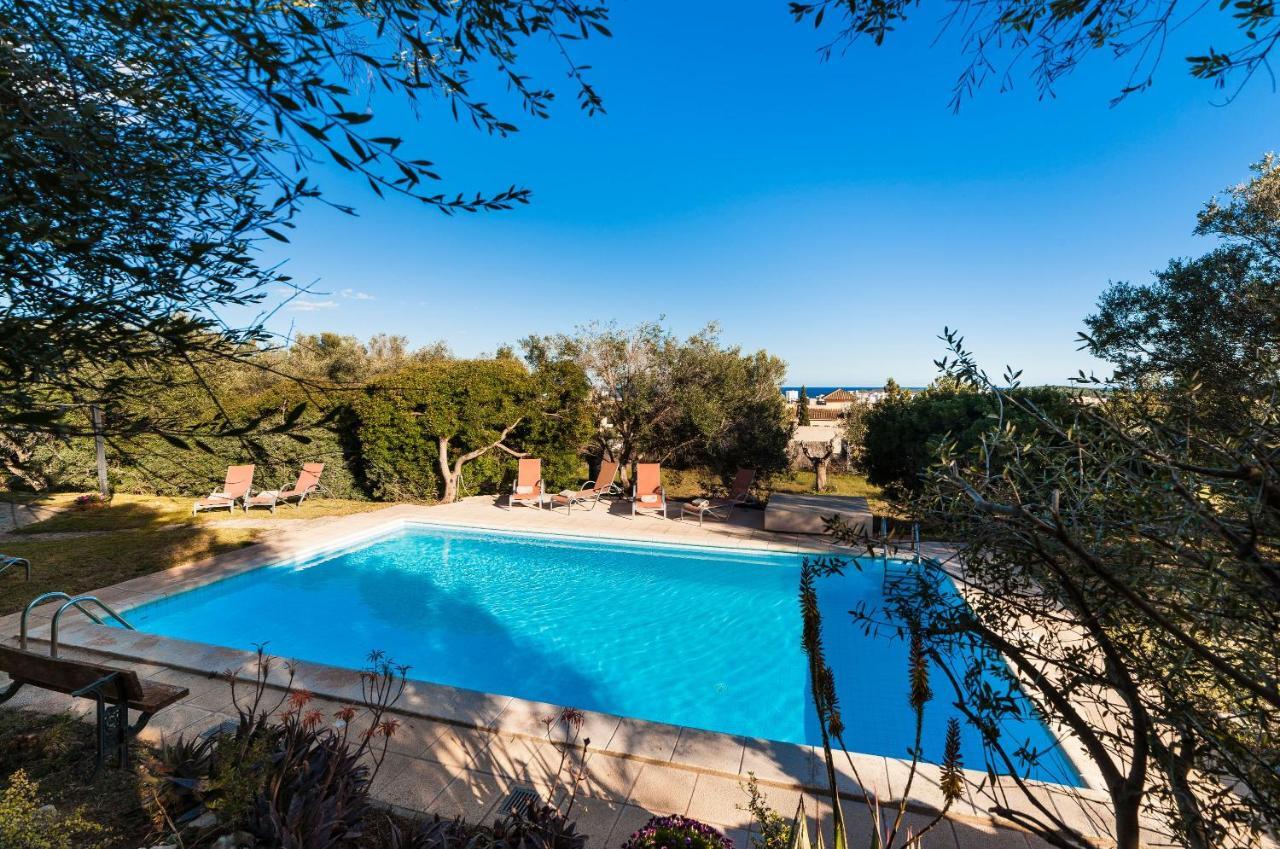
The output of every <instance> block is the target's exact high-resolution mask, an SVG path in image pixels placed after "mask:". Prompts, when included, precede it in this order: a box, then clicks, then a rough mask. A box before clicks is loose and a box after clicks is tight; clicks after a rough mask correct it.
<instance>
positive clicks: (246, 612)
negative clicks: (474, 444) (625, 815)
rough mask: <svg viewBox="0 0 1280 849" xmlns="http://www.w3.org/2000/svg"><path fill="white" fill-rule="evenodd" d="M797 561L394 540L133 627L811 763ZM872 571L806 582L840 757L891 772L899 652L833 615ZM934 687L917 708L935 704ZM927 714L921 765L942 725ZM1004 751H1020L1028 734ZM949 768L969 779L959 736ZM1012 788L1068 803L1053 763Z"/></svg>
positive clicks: (1065, 774) (220, 586)
mask: <svg viewBox="0 0 1280 849" xmlns="http://www.w3.org/2000/svg"><path fill="white" fill-rule="evenodd" d="M801 560H802V555H800V554H795V553H771V552H755V551H745V550H729V549H719V548H707V547H695V546H667V545H653V544H636V543H618V542H612V541H602V540H585V539H577V538H568V537H555V536H549V535H530V534H513V533H505V532H489V531H474V530H463V529H454V528H443V527H438V526H428V525H410V526H408V527H406V528H404V529H402V530H398V531H395V532H393V533H391V534H389V535H387V536H384V537H381V538H378V539H376V540H374V541H372V542H368V543H365V544H362V545H361V546H359V547H356V548H353V549H351V550H346V551H338V552H334V553H330V554H326V555H323V556H320V557H316V558H313V559H311V560H307V561H305V562H302V563H291V564H281V565H274V566H264V567H262V568H259V569H255V570H253V571H250V572H246V573H243V574H241V575H238V576H235V577H232V578H227V579H225V580H221V581H217V582H215V583H212V584H208V585H205V586H203V587H199V588H197V589H193V590H189V591H187V592H184V593H181V594H179V595H174V596H170V597H167V598H164V599H160V600H158V601H155V602H152V603H149V604H146V605H143V606H141V607H137V608H134V609H133V610H131V611H130V612H129V613H128V617H129V619H130V621H131V622H132V623H133V624H134V625H135V626H136V627H137V628H138V629H139V630H141V631H145V632H149V633H153V634H158V635H162V636H168V637H176V638H180V639H185V640H194V641H198V642H204V643H212V644H215V645H220V646H227V647H231V648H240V649H248V648H252V646H253V644H255V643H259V642H266V643H267V644H268V651H269V652H270V653H271V654H274V655H277V656H281V657H289V658H295V659H299V660H309V661H314V662H319V663H326V664H331V665H335V666H345V667H352V668H360V667H362V666H363V664H364V661H365V658H366V656H367V654H368V652H369V651H370V649H382V650H384V651H386V652H387V653H388V654H389V655H390V656H391V657H393V658H394V659H395V660H396V661H397V662H399V663H404V664H408V665H410V667H411V669H410V673H409V674H410V677H412V678H416V679H420V680H424V681H431V682H436V683H440V684H448V685H451V686H454V687H464V688H468V689H473V690H479V691H483V692H488V693H497V694H503V695H510V696H517V697H520V698H524V699H532V700H536V701H542V702H549V703H552V704H557V705H572V706H574V707H579V708H584V709H589V710H596V711H602V712H607V713H614V714H621V715H623V716H629V717H634V718H637V719H646V720H651V721H657V722H665V723H670V724H673V725H684V726H691V727H695V728H702V729H707V730H711V731H719V732H724V733H729V734H739V735H744V736H748V737H757V738H764V739H769V740H779V741H784V742H790V743H804V744H810V745H819V744H820V742H821V740H820V738H819V737H818V732H817V727H816V724H815V722H814V719H813V708H812V701H811V698H810V696H809V693H808V682H807V675H806V669H807V665H806V660H805V655H804V651H803V648H802V647H801V644H800V615H799V609H798V602H797V588H798V581H799V573H800V564H801ZM881 583H882V572H881V567H880V565H879V564H878V563H874V564H869V565H868V568H867V569H865V570H864V571H861V572H859V571H856V570H852V569H851V570H849V573H848V574H846V575H844V576H836V577H831V578H824V579H822V581H821V583H820V586H819V598H820V603H821V606H822V608H823V612H824V616H825V622H826V625H825V634H826V643H827V650H828V655H829V661H830V663H831V666H832V667H833V669H834V670H835V672H836V677H837V684H838V688H839V695H840V697H841V702H842V706H843V710H844V714H845V720H846V724H847V725H848V731H847V736H846V743H847V744H848V745H849V746H850V748H851V749H853V750H855V751H859V752H863V753H868V754H877V755H885V756H889V757H899V758H901V757H908V752H907V750H908V748H909V747H910V746H911V744H912V739H913V727H914V726H913V722H914V720H913V717H912V714H911V712H910V710H909V709H908V707H907V700H906V693H907V672H906V654H907V649H906V646H905V645H904V644H903V643H902V642H901V641H897V640H891V639H888V638H886V637H873V636H867V635H865V634H863V633H862V631H861V630H859V629H855V628H854V627H852V626H851V625H850V624H849V622H848V616H847V611H849V610H850V609H852V608H854V607H855V606H857V605H858V604H859V603H860V602H865V603H871V604H874V603H877V602H878V601H879V599H880V598H881ZM943 686H944V684H943V679H942V676H941V674H939V675H938V676H937V685H936V686H935V690H937V691H938V692H939V693H940V694H941V693H942V689H943ZM947 702H948V700H947V699H946V698H945V697H944V696H942V695H939V697H937V698H935V699H934V701H933V702H931V703H930V705H929V708H928V710H927V711H926V714H925V732H924V755H925V759H926V760H931V759H933V760H936V759H937V758H938V757H939V756H940V754H941V747H942V741H943V735H944V732H945V727H946V721H947V719H948V717H950V716H951V715H953V714H954V713H955V711H954V708H951V707H950V706H949V705H948V704H947ZM1008 731H1009V733H1010V734H1011V735H1013V736H1015V737H1016V739H1017V740H1018V741H1019V742H1021V741H1024V740H1026V741H1029V742H1031V743H1032V745H1034V746H1035V747H1036V748H1038V749H1044V748H1048V747H1050V746H1051V744H1052V737H1051V735H1050V733H1049V731H1048V730H1047V729H1046V728H1045V727H1044V726H1043V725H1042V724H1041V723H1040V722H1039V721H1038V720H1037V719H1036V718H1035V717H1034V715H1030V716H1028V717H1027V718H1026V719H1024V720H1023V721H1021V722H1020V723H1018V724H1017V725H1016V726H1013V727H1010V728H1009V729H1008ZM963 754H964V758H965V763H966V764H967V765H968V766H969V767H971V768H981V767H982V764H983V762H984V760H983V757H982V751H981V741H980V737H979V735H978V733H977V731H976V729H973V728H971V727H969V726H967V725H965V726H964V735H963ZM1055 754H1057V757H1054V758H1050V759H1049V761H1050V762H1046V763H1044V764H1042V765H1039V766H1037V767H1033V768H1031V769H1030V770H1029V771H1028V772H1029V775H1030V777H1033V778H1039V779H1043V780H1047V781H1056V782H1060V783H1073V784H1079V783H1080V782H1079V778H1078V776H1077V775H1076V773H1075V771H1074V770H1073V769H1072V768H1071V766H1070V764H1069V762H1067V761H1066V759H1065V758H1064V757H1062V756H1061V755H1060V753H1055Z"/></svg>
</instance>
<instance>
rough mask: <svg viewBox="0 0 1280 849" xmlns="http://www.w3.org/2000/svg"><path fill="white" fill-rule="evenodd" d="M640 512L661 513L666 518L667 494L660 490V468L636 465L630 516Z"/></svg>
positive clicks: (652, 465)
mask: <svg viewBox="0 0 1280 849" xmlns="http://www.w3.org/2000/svg"><path fill="white" fill-rule="evenodd" d="M641 510H651V511H653V512H655V513H659V512H660V513H662V518H664V519H665V518H667V494H666V492H665V491H664V490H663V489H662V466H660V465H659V464H657V463H636V482H635V483H634V484H633V485H632V487H631V515H632V517H633V518H634V517H635V515H636V513H638V512H639V511H641Z"/></svg>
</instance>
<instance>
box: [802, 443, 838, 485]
mask: <svg viewBox="0 0 1280 849" xmlns="http://www.w3.org/2000/svg"><path fill="white" fill-rule="evenodd" d="M810 446H812V447H813V450H810ZM835 450H836V449H835V445H834V444H832V443H830V442H824V443H805V444H802V445H801V446H800V452H801V453H802V454H804V457H805V459H806V460H808V461H809V462H810V463H812V464H813V477H814V481H813V489H814V492H822V491H823V490H825V489H826V488H827V467H828V466H830V465H831V455H832V454H834V453H835Z"/></svg>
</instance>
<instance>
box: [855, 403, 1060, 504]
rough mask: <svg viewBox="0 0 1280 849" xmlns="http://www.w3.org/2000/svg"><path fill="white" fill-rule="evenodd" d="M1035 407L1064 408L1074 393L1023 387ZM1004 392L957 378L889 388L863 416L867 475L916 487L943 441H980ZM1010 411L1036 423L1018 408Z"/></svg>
mask: <svg viewBox="0 0 1280 849" xmlns="http://www.w3.org/2000/svg"><path fill="white" fill-rule="evenodd" d="M1016 394H1018V395H1019V397H1021V398H1024V399H1025V400H1026V401H1027V403H1028V404H1030V405H1032V406H1034V407H1036V408H1047V409H1055V410H1062V409H1065V408H1066V407H1068V406H1069V405H1070V404H1071V397H1070V395H1069V394H1068V393H1066V392H1064V391H1063V390H1059V389H1054V388H1052V387H1035V388H1029V389H1019V390H1017V393H1016ZM1000 407H1001V402H1000V400H999V398H998V397H997V396H996V395H994V394H992V393H990V392H985V391H979V390H977V389H975V388H973V387H969V386H963V385H959V384H957V383H955V382H954V381H947V380H942V381H938V382H935V383H934V384H933V385H931V386H930V387H928V388H927V389H925V390H924V391H923V392H916V393H911V394H908V393H905V392H894V393H889V394H888V395H886V397H885V398H884V399H883V400H881V401H880V402H879V403H877V404H875V405H874V406H873V407H871V408H870V410H868V411H867V412H866V413H865V414H864V416H863V418H862V421H861V427H862V428H863V429H864V430H863V437H862V446H863V453H862V460H861V462H862V465H863V467H864V468H865V469H866V472H867V479H868V480H869V481H870V482H871V483H873V484H875V485H877V486H883V487H892V488H893V489H894V490H895V491H897V492H916V491H918V490H919V489H920V487H921V485H922V484H923V482H924V477H925V473H926V471H927V470H928V469H929V467H930V466H931V465H932V464H933V463H934V461H935V459H936V457H937V450H938V447H939V446H940V445H942V444H944V443H954V444H955V445H956V446H957V450H960V451H964V450H968V449H971V448H973V447H975V446H976V445H978V444H979V443H980V442H981V441H982V438H983V435H984V434H985V433H986V432H987V431H988V430H989V429H990V427H991V423H992V421H994V417H995V416H997V415H998V414H999V412H1000ZM1009 415H1010V416H1013V417H1020V419H1019V420H1020V421H1021V422H1022V423H1024V424H1026V425H1027V426H1028V427H1031V426H1032V425H1031V421H1030V419H1029V418H1028V417H1026V416H1022V415H1021V414H1020V413H1019V412H1018V411H1017V410H1011V411H1009Z"/></svg>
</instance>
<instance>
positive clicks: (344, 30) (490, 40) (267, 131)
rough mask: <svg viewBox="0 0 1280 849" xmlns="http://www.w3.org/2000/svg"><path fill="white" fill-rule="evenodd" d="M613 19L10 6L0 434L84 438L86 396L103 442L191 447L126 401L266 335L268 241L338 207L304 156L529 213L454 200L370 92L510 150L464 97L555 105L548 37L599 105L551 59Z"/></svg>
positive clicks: (282, 283) (448, 209)
mask: <svg viewBox="0 0 1280 849" xmlns="http://www.w3.org/2000/svg"><path fill="white" fill-rule="evenodd" d="M605 20H606V12H605V9H604V8H603V6H601V5H599V4H595V3H588V4H581V3H577V2H569V1H568V0H549V2H544V3H538V4H536V5H532V6H531V5H528V4H524V3H516V2H509V1H508V0H481V2H478V3H466V4H456V3H442V2H434V0H432V2H419V0H385V2H377V3H367V2H354V1H353V0H322V2H314V3H282V4H270V3H268V4H263V3H259V2H255V1H254V0H218V2H206V0H48V2H40V3H30V2H24V0H0V106H2V107H3V108H0V194H3V196H4V198H5V202H4V203H3V204H0V234H2V235H0V424H2V425H3V427H4V429H5V430H7V431H10V432H12V431H14V430H18V429H24V430H39V431H42V432H57V433H61V434H74V433H79V432H85V431H86V430H87V429H88V426H87V424H86V421H85V416H84V411H85V409H86V407H87V405H90V404H98V405H103V406H106V407H107V408H108V415H107V419H106V425H105V427H106V428H107V429H108V430H109V431H111V432H113V433H117V434H123V433H130V432H132V433H138V432H164V433H174V432H181V431H182V430H183V429H184V427H185V423H184V422H182V421H178V422H171V421H165V420H161V419H159V418H157V417H156V416H154V415H151V414H150V413H149V411H148V408H147V405H146V404H145V403H134V402H144V401H145V399H146V398H147V396H148V395H149V394H150V393H151V392H153V391H154V390H155V389H156V388H157V387H163V386H164V385H165V383H164V381H165V380H166V379H168V378H169V377H170V375H171V374H172V369H173V368H174V367H175V366H177V367H181V368H183V369H186V370H187V371H188V372H191V373H193V375H194V376H193V377H192V378H191V379H192V381H193V382H194V383H196V384H197V385H199V384H201V383H202V380H201V378H200V375H201V373H202V372H203V371H204V370H205V369H209V368H212V367H213V365H214V364H215V363H217V362H219V361H222V360H241V361H245V358H246V356H247V355H250V354H252V353H253V352H254V351H256V350H259V349H261V348H262V347H264V346H268V345H271V344H274V339H273V338H272V337H271V336H270V334H268V333H266V332H265V330H264V329H263V321H264V319H265V317H266V316H267V315H269V312H270V306H269V305H268V304H266V300H267V299H268V297H274V294H273V293H274V292H275V290H276V289H277V288H280V287H285V288H286V289H287V288H289V287H292V286H293V283H292V281H291V280H290V279H289V278H288V276H287V275H286V274H283V273H282V272H281V270H280V269H278V268H276V267H264V266H263V264H262V263H261V261H260V252H259V247H260V245H261V243H262V242H263V241H267V240H280V241H287V240H288V231H289V228H290V227H291V226H292V224H293V220H292V219H293V217H294V215H295V213H296V211H297V210H298V209H299V208H300V206H301V205H303V204H305V203H308V202H316V201H322V202H327V203H330V204H332V205H334V206H337V207H338V208H340V209H343V210H345V211H351V209H350V207H349V206H347V205H345V204H341V203H337V202H335V201H332V200H330V199H328V198H327V197H323V196H322V195H321V192H320V189H319V187H318V186H317V185H316V184H315V183H314V182H313V180H312V179H311V178H310V172H311V170H312V166H313V165H314V164H315V163H316V162H318V161H322V160H323V161H327V162H332V163H336V164H337V165H338V166H339V167H341V168H343V169H346V170H348V171H351V172H353V173H354V174H357V175H359V176H360V177H361V178H363V180H364V181H365V182H366V183H367V184H368V186H369V188H370V190H371V191H372V192H374V193H375V194H377V195H379V196H381V195H384V194H386V193H397V194H401V195H405V196H409V197H412V198H415V199H417V200H418V201H420V202H421V204H422V205H423V207H424V208H426V209H434V210H439V211H441V212H445V213H452V212H455V211H476V210H500V209H507V208H510V207H511V206H513V205H515V204H520V203H524V202H525V201H526V200H527V198H528V191H527V190H525V189H522V188H517V187H514V186H511V187H499V188H497V189H496V190H495V191H493V192H491V193H487V194H475V195H471V194H466V195H464V194H461V193H445V192H444V191H443V190H441V189H440V188H438V186H439V185H440V184H441V182H442V181H441V175H440V173H439V170H438V168H437V166H436V165H434V164H433V163H432V162H431V161H430V160H429V159H428V158H426V157H425V156H424V153H423V151H420V150H409V149H408V148H407V147H406V146H405V145H404V144H403V142H402V140H401V139H400V138H399V137H396V136H393V135H386V134H384V133H381V132H380V131H379V130H378V129H377V127H378V122H377V121H376V120H375V117H374V115H373V114H372V112H371V109H370V103H371V98H370V96H369V95H370V94H371V92H373V91H375V90H377V91H381V92H384V97H383V98H382V99H381V100H380V101H379V102H387V99H388V98H389V99H390V101H391V102H392V103H393V104H394V103H396V101H399V104H400V105H405V104H407V105H408V106H410V107H411V108H414V109H418V108H422V107H425V106H427V105H428V104H431V105H436V104H438V105H439V106H440V107H443V108H444V109H447V110H449V112H450V113H451V114H452V115H453V116H455V118H457V119H458V120H463V121H466V122H469V123H471V124H474V125H475V126H476V127H477V128H479V129H481V130H483V131H485V132H488V133H492V134H496V135H506V134H508V133H510V132H512V131H514V129H515V127H514V125H513V124H511V123H510V122H509V121H508V120H506V119H505V118H504V117H503V116H501V115H499V114H498V113H497V112H496V111H495V109H496V107H491V106H489V105H488V104H487V102H486V99H485V98H484V97H482V96H480V95H478V94H477V93H475V92H474V91H473V89H475V88H477V87H483V85H484V84H485V82H486V81H492V80H497V81H498V82H499V84H501V85H504V86H505V87H506V88H507V89H508V90H509V92H511V95H512V97H511V100H510V102H509V105H510V107H511V108H512V109H513V110H514V109H522V110H523V111H524V112H526V113H527V114H529V115H532V116H537V117H543V116H546V115H547V114H549V113H548V108H549V104H550V101H551V99H552V97H553V95H554V92H553V91H552V90H551V89H550V88H547V87H544V86H542V85H539V84H538V83H537V82H536V80H535V79H534V78H533V77H531V76H530V75H529V74H527V73H525V72H524V70H523V69H522V66H521V62H520V59H521V53H520V51H521V48H523V47H524V46H526V45H529V44H531V43H535V42H539V41H543V42H545V43H548V44H550V45H552V47H553V48H555V50H556V55H558V56H562V57H563V58H564V61H565V62H566V67H567V68H568V71H569V75H570V77H571V79H572V82H571V85H572V86H573V87H574V89H575V90H576V91H577V93H578V95H579V100H580V103H581V105H582V107H583V108H584V109H585V110H587V111H588V112H595V111H598V110H599V109H600V107H601V103H600V99H599V97H598V96H597V95H596V93H595V91H594V90H593V89H592V88H591V86H590V84H589V83H588V82H587V81H586V79H585V78H584V77H583V75H582V69H581V68H580V67H578V66H577V65H575V64H574V63H573V61H572V59H570V58H569V56H570V53H569V52H568V51H567V50H565V49H564V48H565V47H566V43H567V42H568V41H571V40H574V39H581V38H584V37H586V36H588V35H591V34H600V35H607V34H608V30H607V28H606V26H605ZM480 67H487V68H493V69H494V71H495V72H494V73H491V74H487V75H486V74H476V73H475V69H477V68H480ZM255 305H261V306H260V309H261V310H262V312H261V313H260V314H259V315H258V316H257V317H256V318H252V319H247V320H242V321H233V320H231V319H230V318H228V317H227V311H228V310H229V309H230V308H244V307H249V308H253V307H254V306H255ZM239 314H241V315H243V314H244V312H243V311H242V310H241V311H240V312H239ZM254 362H257V363H259V364H262V362H263V361H257V360H255V361H254ZM204 389H205V391H206V392H209V393H211V394H212V393H214V392H215V389H214V387H212V386H211V385H206V386H204ZM205 424H206V428H205V429H206V431H217V430H219V429H221V430H227V429H229V428H230V425H228V424H227V422H226V421H225V420H216V421H214V422H212V423H205Z"/></svg>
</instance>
